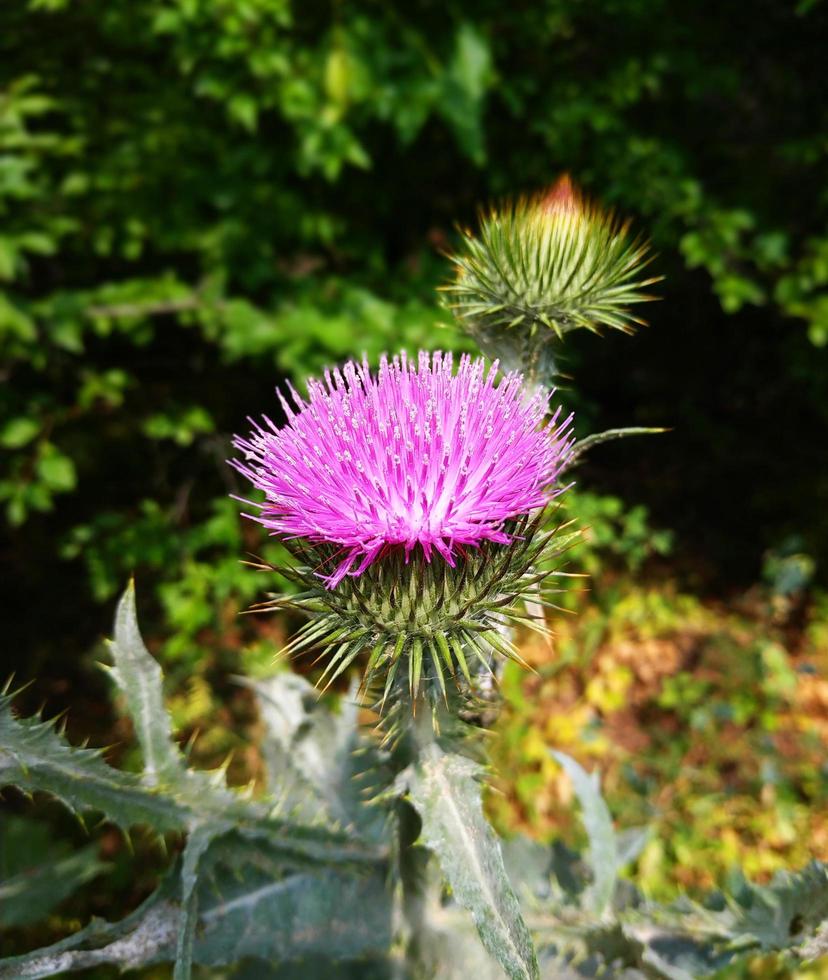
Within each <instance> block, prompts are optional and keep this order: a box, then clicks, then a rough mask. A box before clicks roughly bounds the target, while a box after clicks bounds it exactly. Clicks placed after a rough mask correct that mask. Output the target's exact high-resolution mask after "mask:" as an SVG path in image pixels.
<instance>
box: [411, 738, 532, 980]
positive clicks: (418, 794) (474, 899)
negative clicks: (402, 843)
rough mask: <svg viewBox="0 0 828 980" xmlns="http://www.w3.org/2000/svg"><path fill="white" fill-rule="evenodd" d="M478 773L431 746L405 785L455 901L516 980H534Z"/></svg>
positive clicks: (471, 765) (526, 940)
mask: <svg viewBox="0 0 828 980" xmlns="http://www.w3.org/2000/svg"><path fill="white" fill-rule="evenodd" d="M480 774H481V768H480V766H478V765H477V764H476V763H474V762H472V761H471V760H470V759H467V758H465V757H464V756H461V755H456V754H447V753H444V752H443V751H442V750H441V749H440V748H439V747H438V746H437V745H435V744H432V745H430V746H428V748H426V749H425V750H423V753H422V755H421V757H420V759H419V761H418V762H417V763H415V764H414V765H413V766H411V767H410V768H409V769H408V770H406V771H405V772H404V773H403V774H402V776H401V781H402V782H404V784H405V785H406V786H407V789H408V795H409V799H410V801H411V803H412V805H413V806H414V807H415V809H416V810H417V812H418V813H419V815H420V818H421V820H422V825H423V827H422V835H421V840H422V843H423V844H425V846H426V847H429V848H431V850H433V851H434V852H435V854H436V855H437V857H438V859H439V861H440V865H441V867H442V870H443V873H444V875H445V876H446V878H447V879H448V882H449V884H450V885H451V888H452V892H453V894H454V897H455V898H456V900H457V901H458V902H459V903H460V904H461V905H462V906H464V907H465V908H467V909H469V911H470V912H471V913H472V917H473V918H474V922H475V925H476V926H477V930H478V933H479V934H480V938H481V940H482V941H483V945H484V946H485V947H486V949H487V950H488V951H489V952H490V953H491V955H492V956H494V957H495V958H496V959H497V960H498V961H499V963H500V964H501V966H502V967H503V968H504V970H505V971H506V973H507V974H508V975H509V976H510V977H512V978H513V980H536V978H537V977H538V964H537V959H536V957H535V950H534V947H533V945H532V938H531V936H530V935H529V930H528V929H527V927H526V924H525V923H524V921H523V916H522V915H521V911H520V905H519V904H518V900H517V897H516V895H515V893H514V891H513V890H512V886H511V884H510V883H509V879H508V877H507V875H506V869H505V867H504V865H503V856H502V854H501V851H500V843H499V841H498V839H497V837H496V836H495V833H494V831H493V830H492V828H491V826H490V825H489V823H488V821H487V820H486V818H485V816H484V814H483V807H482V802H481V789H480V782H479V778H480Z"/></svg>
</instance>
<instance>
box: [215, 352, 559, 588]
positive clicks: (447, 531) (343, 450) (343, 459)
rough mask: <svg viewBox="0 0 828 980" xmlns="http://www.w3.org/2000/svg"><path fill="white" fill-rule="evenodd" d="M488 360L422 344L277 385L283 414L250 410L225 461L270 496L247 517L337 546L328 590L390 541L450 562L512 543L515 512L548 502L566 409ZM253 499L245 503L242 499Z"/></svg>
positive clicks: (390, 544) (274, 530)
mask: <svg viewBox="0 0 828 980" xmlns="http://www.w3.org/2000/svg"><path fill="white" fill-rule="evenodd" d="M496 374H497V362H495V363H494V364H492V366H491V367H490V369H489V371H488V373H487V372H486V369H485V363H484V361H483V359H482V358H478V359H477V360H474V361H473V360H472V359H471V358H470V357H469V356H468V355H463V356H462V357H461V359H460V365H459V368H458V370H457V373H456V374H454V373H453V372H452V357H451V354H441V353H439V352H437V353H434V354H433V355H431V356H430V357H429V355H428V354H427V353H425V352H421V353H420V355H419V361H418V363H417V364H416V365H415V364H414V363H412V362H411V361H409V360H408V358H407V357H406V355H405V353H403V354H401V355H400V356H398V357H394V358H393V360H391V361H390V362H389V360H388V359H387V358H386V357H383V358H382V360H381V362H380V367H379V371H378V373H377V375H376V377H374V376H372V374H371V372H370V370H369V368H368V364H367V363H366V362H363V363H362V364H355V363H354V362H353V361H350V362H348V363H347V364H346V365H345V366H344V367H343V368H342V370H341V371H340V370H339V369H336V370H334V371H332V372H331V371H326V372H325V383H324V384H323V383H321V382H320V381H316V380H311V381H309V382H308V386H307V387H308V400H307V401H305V400H303V399H302V398H301V397H300V396H299V395H298V394H297V392H296V391H295V390H294V389H293V388H292V387H291V388H290V392H291V395H292V398H293V401H294V403H295V406H296V407H295V408H292V407H291V406H290V405H289V404H288V402H287V400H286V399H285V398H284V397H283V396H282V395H281V393H279V399H280V401H281V403H282V407H283V408H284V410H285V413H286V415H287V419H288V421H287V424H286V425H285V426H284V427H283V428H281V429H279V428H278V427H277V426H276V425H275V424H274V423H273V422H272V421H271V420H270V419H269V418H267V416H265V417H264V419H263V423H264V424H263V425H259V424H257V423H256V422H254V421H253V420H252V419H251V420H250V422H251V424H252V425H253V427H254V428H253V432H252V433H251V434H250V436H249V438H247V439H244V438H241V437H238V436H237V437H236V439H235V440H234V443H233V444H234V446H235V447H236V448H237V449H239V450H241V452H242V453H243V454H244V457H245V461H244V462H242V461H240V460H231V461H230V463H231V465H232V466H234V467H235V468H236V469H237V470H238V471H239V472H240V473H242V474H244V476H246V477H247V478H248V479H249V480H250V481H251V482H252V483H253V484H254V486H256V487H258V489H260V490H262V491H264V493H265V496H266V498H267V500H266V502H265V503H263V504H253V506H256V507H259V508H260V510H261V514H259V515H257V516H254V515H250V514H248V515H246V516H248V517H252V519H253V520H256V521H258V522H259V523H260V524H263V525H264V526H265V527H268V528H270V529H271V531H272V533H274V534H279V535H282V536H284V537H289V538H294V537H301V538H306V539H307V540H308V541H310V542H313V543H316V544H319V543H330V544H333V545H336V546H338V547H339V552H338V553H339V554H340V555H341V556H342V557H341V561H340V563H339V565H338V566H337V568H336V569H335V570H334V571H333V573H332V574H330V575H329V576H327V577H325V582H326V583H327V585H328V586H329V587H330V588H333V587H335V586H336V585H337V584H338V583H339V582H341V581H342V579H343V578H344V576H345V575H355V576H356V575H361V574H362V573H363V572H364V571H365V569H366V568H368V566H369V565H370V564H371V563H372V562H373V561H375V560H376V559H377V558H378V557H379V556H380V555H381V554H382V553H383V552H384V551H386V550H387V549H389V548H393V547H402V548H404V550H405V558H406V561H407V560H408V558H409V556H410V555H411V552H412V551H413V550H414V549H415V548H416V547H417V546H418V545H419V546H420V548H422V551H423V555H424V556H425V559H426V560H427V561H430V560H431V556H432V551H436V552H437V553H438V554H440V555H442V557H443V558H444V559H445V560H446V561H447V562H448V563H449V565H452V566H453V565H454V563H455V554H456V552H457V551H461V552H462V549H463V548H464V547H465V546H472V547H474V546H477V545H479V544H480V543H481V542H482V541H485V540H488V541H494V542H498V543H502V544H508V543H509V541H510V540H511V538H510V536H509V535H508V534H507V533H506V532H505V531H504V530H503V524H504V522H505V521H507V520H508V519H509V518H514V517H518V516H520V515H522V514H527V513H529V512H530V511H532V510H534V509H535V508H538V507H542V506H544V504H546V503H547V501H548V500H550V499H551V497H553V496H554V495H555V494H556V493H558V492H560V491H559V490H558V491H555V490H554V489H553V484H554V483H555V481H556V479H557V477H558V475H559V474H560V472H561V470H562V469H563V466H564V464H565V462H566V459H567V457H568V455H569V451H570V449H571V447H572V443H573V436H572V434H571V421H572V416H571V415H570V416H569V417H568V418H567V419H566V420H565V421H563V422H562V423H561V424H557V423H558V417H559V415H560V409H558V410H557V411H556V412H555V414H554V416H553V418H552V419H551V421H550V422H548V423H547V424H546V425H544V424H543V420H544V417H545V414H546V411H547V405H548V402H549V395H548V394H546V393H545V392H544V391H542V390H541V389H538V390H537V391H536V392H535V393H534V394H531V395H530V394H528V393H527V392H526V391H525V389H524V386H523V378H522V376H521V375H520V374H517V373H513V374H508V375H506V376H505V377H503V378H502V379H501V381H500V383H499V384H497V385H496V384H495V376H496ZM245 502H247V503H249V501H245Z"/></svg>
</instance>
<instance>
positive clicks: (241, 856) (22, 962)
mask: <svg viewBox="0 0 828 980" xmlns="http://www.w3.org/2000/svg"><path fill="white" fill-rule="evenodd" d="M228 847H229V845H226V844H225V845H224V847H223V848H222V849H221V850H220V854H221V859H222V863H221V864H218V865H214V863H213V859H212V857H211V853H210V850H209V848H208V849H207V851H206V852H204V853H203V854H202V855H201V867H202V871H201V873H199V874H198V876H197V885H196V894H197V900H196V903H195V906H194V907H197V909H198V915H197V920H196V923H194V926H195V927H194V928H193V929H192V937H193V945H192V960H193V962H194V963H199V964H201V965H204V966H225V965H228V964H231V963H236V962H238V961H239V960H242V959H246V958H249V957H255V958H258V959H261V960H276V961H291V960H301V959H303V958H304V957H306V956H320V957H321V956H324V957H328V958H330V959H333V960H348V959H361V958H363V957H371V956H379V955H382V954H384V953H386V952H387V950H388V948H389V946H390V943H391V926H390V907H389V902H388V898H387V892H386V888H385V872H384V870H383V869H379V868H378V869H376V870H375V871H373V872H368V873H365V872H363V873H353V872H347V873H346V872H338V871H333V870H328V869H323V870H320V871H319V872H315V873H311V872H306V871H299V872H290V871H285V870H283V871H282V872H281V873H280V874H278V875H276V876H275V875H274V870H273V868H271V867H267V868H265V869H261V868H259V867H257V866H256V863H257V862H258V861H260V860H262V859H261V857H260V856H259V855H258V854H257V853H256V852H255V849H251V848H245V847H244V845H240V849H239V850H238V851H234V850H233V849H232V847H230V849H228ZM227 859H232V860H233V864H232V866H228V865H226V864H225V863H223V862H224V861H226V860H227ZM207 868H210V869H211V870H210V873H209V874H208V873H206V869H207ZM180 870H181V869H180V867H179V869H178V870H177V871H176V873H174V874H171V875H169V876H168V877H167V879H166V880H165V882H164V883H163V884H162V886H161V887H160V889H159V890H158V892H156V894H155V895H154V896H152V897H151V898H150V899H148V900H147V902H146V903H144V905H143V906H142V907H141V908H140V909H139V910H138V911H137V912H135V913H133V915H131V916H128V917H127V918H126V919H125V920H124V921H123V922H121V923H115V924H112V925H110V924H106V923H101V922H99V921H93V923H92V924H91V925H90V926H89V927H87V929H84V930H81V931H80V932H79V933H76V934H75V935H74V936H71V937H69V939H66V940H63V941H62V942H60V943H57V944H55V945H54V946H51V947H49V948H47V949H43V950H38V951H35V952H33V953H30V954H27V955H25V956H20V957H14V958H12V959H8V960H0V980H12V978H14V980H36V978H39V977H51V976H55V975H62V974H64V973H70V972H73V971H75V970H82V969H89V968H90V967H94V966H100V965H104V964H114V965H117V966H119V967H121V968H129V969H135V968H138V967H140V966H146V965H151V964H153V963H163V962H172V961H173V960H174V959H175V957H176V949H177V946H178V945H179V944H178V943H177V938H176V937H177V936H178V935H179V934H180V930H181V928H182V909H181V903H180V901H179V900H178V895H179V894H180V893H181V874H180Z"/></svg>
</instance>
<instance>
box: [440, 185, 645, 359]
mask: <svg viewBox="0 0 828 980" xmlns="http://www.w3.org/2000/svg"><path fill="white" fill-rule="evenodd" d="M452 261H453V262H454V265H455V267H456V273H457V275H456V279H455V281H454V283H452V284H450V285H448V286H445V287H444V290H445V291H446V292H448V293H449V294H450V295H451V300H450V305H451V307H452V309H453V310H454V312H455V314H456V315H457V316H458V317H459V318H460V320H461V321H462V322H463V323H464V325H465V327H466V329H467V330H468V331H469V332H470V333H471V334H472V335H473V336H474V337H475V338H476V339H477V340H478V341H479V342H480V343H481V346H482V347H483V349H484V350H490V351H492V354H493V356H494V355H495V354H496V355H498V356H501V357H503V353H502V351H503V350H504V346H505V349H506V351H507V352H508V350H509V349H510V348H514V354H515V355H516V360H518V361H520V360H521V359H523V360H525V358H526V356H527V354H529V355H530V358H531V360H535V359H537V357H538V356H539V352H538V350H537V346H538V344H542V343H543V342H544V339H545V338H547V337H548V335H549V334H548V332H549V331H553V332H554V334H555V335H556V336H557V337H558V338H561V337H562V336H563V334H564V333H566V332H567V331H569V330H574V329H576V328H577V327H585V328H586V329H587V330H592V331H596V332H597V331H599V330H600V328H601V327H611V328H614V329H616V330H622V331H624V332H625V333H631V332H632V330H633V329H634V325H635V324H642V323H644V321H643V320H641V319H640V318H639V317H637V316H635V315H633V314H632V313H631V312H630V310H629V307H630V306H632V305H634V304H637V303H642V302H646V301H649V300H652V299H654V298H655V297H653V296H650V295H648V294H646V293H645V292H643V290H644V289H645V287H647V286H649V285H651V284H652V283H654V282H657V281H658V277H655V278H648V279H642V278H641V272H642V270H643V268H644V267H645V266H646V265H647V264H648V263H649V261H650V254H649V246H648V244H647V243H646V242H645V241H642V240H641V239H640V238H636V237H633V236H632V235H631V234H630V230H629V223H628V222H624V221H621V220H620V219H619V218H618V217H617V216H616V215H615V214H613V213H612V212H610V211H603V210H601V209H600V208H598V207H597V206H596V205H594V204H592V203H590V202H588V201H586V200H585V199H584V198H583V197H582V196H581V195H580V194H579V193H578V192H577V191H576V190H575V189H574V188H573V186H572V184H571V182H570V180H569V177H567V176H563V177H562V178H561V179H560V180H559V181H558V182H557V183H556V184H555V185H554V186H553V187H552V188H551V190H550V191H548V192H547V193H546V194H543V195H537V196H534V197H524V198H519V199H518V200H516V201H511V202H508V203H506V204H505V205H504V206H502V207H500V208H495V209H493V210H492V211H490V212H489V213H488V214H487V215H484V216H483V218H482V221H481V227H480V235H479V237H475V236H474V235H473V234H472V233H471V232H470V231H465V232H464V234H463V247H462V249H461V251H460V252H459V253H458V254H457V255H455V256H453V257H452ZM504 331H509V332H510V333H511V334H512V335H511V336H510V337H508V338H507V337H504V336H503V332H504ZM506 358H507V360H508V359H509V355H508V353H507V354H506Z"/></svg>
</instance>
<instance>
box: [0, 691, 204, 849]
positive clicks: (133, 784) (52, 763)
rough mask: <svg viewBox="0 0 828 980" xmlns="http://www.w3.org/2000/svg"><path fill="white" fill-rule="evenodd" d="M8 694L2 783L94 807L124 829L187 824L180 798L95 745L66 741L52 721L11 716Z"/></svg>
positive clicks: (1, 699)
mask: <svg viewBox="0 0 828 980" xmlns="http://www.w3.org/2000/svg"><path fill="white" fill-rule="evenodd" d="M11 700H12V699H11V696H10V695H8V694H3V695H0V786H16V787H17V788H18V789H20V790H22V791H23V792H25V793H34V792H44V793H49V794H50V795H51V796H54V797H56V798H57V799H59V800H60V801H61V802H62V803H64V804H65V805H66V806H67V807H68V808H69V809H70V810H71V811H72V812H73V813H78V814H79V813H82V812H83V811H84V810H97V811H98V812H100V813H102V814H103V815H104V816H105V817H106V819H107V820H110V821H112V823H114V824H117V825H118V826H119V827H121V828H122V829H124V830H126V829H128V828H129V827H131V826H133V825H135V824H144V825H146V826H148V827H152V828H153V829H154V830H156V831H165V830H178V829H180V828H181V827H183V826H184V825H185V820H186V817H187V810H186V808H185V807H184V806H183V805H182V804H180V803H179V802H177V801H175V800H173V799H171V798H169V797H164V796H161V795H160V794H157V793H152V792H149V791H148V790H146V789H145V788H144V787H143V786H141V784H140V781H139V780H138V778H137V777H136V776H133V775H132V774H131V773H125V772H119V771H118V770H117V769H113V768H112V767H111V766H108V765H107V764H106V763H105V762H104V761H103V759H102V758H101V753H100V752H99V751H95V750H93V749H81V748H75V747H73V746H71V745H69V743H68V742H66V741H65V740H64V739H63V738H62V737H61V736H60V735H58V733H57V732H56V731H55V728H54V725H53V724H52V723H51V722H46V721H41V720H40V719H39V718H20V719H17V718H15V717H14V715H13V714H12V708H11Z"/></svg>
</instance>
